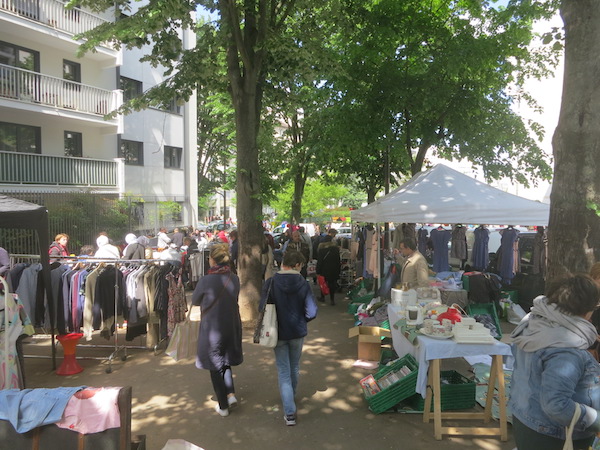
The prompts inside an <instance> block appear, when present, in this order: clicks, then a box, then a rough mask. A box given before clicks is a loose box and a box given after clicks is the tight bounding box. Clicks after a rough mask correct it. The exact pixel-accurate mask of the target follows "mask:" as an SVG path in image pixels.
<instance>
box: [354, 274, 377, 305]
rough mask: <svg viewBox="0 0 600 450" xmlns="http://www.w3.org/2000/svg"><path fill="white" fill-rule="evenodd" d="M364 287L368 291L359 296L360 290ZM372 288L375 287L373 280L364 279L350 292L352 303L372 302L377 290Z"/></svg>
mask: <svg viewBox="0 0 600 450" xmlns="http://www.w3.org/2000/svg"><path fill="white" fill-rule="evenodd" d="M363 289H366V291H367V293H366V294H363V295H360V296H359V295H358V294H359V292H360V291H361V290H363ZM371 289H373V280H370V279H363V280H361V281H360V282H359V283H358V285H356V286H355V287H354V288H352V289H351V290H350V291H349V292H348V298H349V299H350V301H351V302H352V303H365V302H370V301H371V300H372V299H373V297H375V292H374V291H371Z"/></svg>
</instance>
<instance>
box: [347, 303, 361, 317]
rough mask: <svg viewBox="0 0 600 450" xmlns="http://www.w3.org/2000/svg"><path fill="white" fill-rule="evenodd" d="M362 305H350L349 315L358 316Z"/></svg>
mask: <svg viewBox="0 0 600 450" xmlns="http://www.w3.org/2000/svg"><path fill="white" fill-rule="evenodd" d="M360 305H362V303H348V314H352V315H354V314H356V313H357V312H358V308H360Z"/></svg>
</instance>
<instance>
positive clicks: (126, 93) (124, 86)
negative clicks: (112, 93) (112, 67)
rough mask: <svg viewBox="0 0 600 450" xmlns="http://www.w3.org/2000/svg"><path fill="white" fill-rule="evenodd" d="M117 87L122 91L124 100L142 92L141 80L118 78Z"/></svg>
mask: <svg viewBox="0 0 600 450" xmlns="http://www.w3.org/2000/svg"><path fill="white" fill-rule="evenodd" d="M119 88H120V89H121V90H122V91H123V101H124V102H126V101H129V100H131V99H134V98H136V97H139V96H140V95H142V94H143V93H144V91H143V89H142V82H141V81H136V80H132V79H131V78H127V77H121V78H120V79H119Z"/></svg>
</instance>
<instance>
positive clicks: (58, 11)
mask: <svg viewBox="0 0 600 450" xmlns="http://www.w3.org/2000/svg"><path fill="white" fill-rule="evenodd" d="M0 10H4V11H8V12H10V13H12V14H16V15H17V16H21V17H25V18H27V19H31V20H35V21H36V22H40V23H43V24H46V25H49V26H51V27H53V28H56V29H58V30H61V31H66V32H67V33H71V34H74V35H75V34H79V33H83V32H84V31H89V30H92V29H94V28H96V27H97V26H98V25H101V24H103V23H104V22H106V20H104V19H103V18H102V17H98V16H95V15H93V14H90V13H89V12H86V11H83V10H81V9H79V8H73V9H66V8H65V3H63V2H59V1H56V0H0Z"/></svg>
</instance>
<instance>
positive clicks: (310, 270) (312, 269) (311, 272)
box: [306, 259, 317, 277]
mask: <svg viewBox="0 0 600 450" xmlns="http://www.w3.org/2000/svg"><path fill="white" fill-rule="evenodd" d="M316 274H317V261H316V260H315V259H313V260H312V261H309V262H308V263H307V264H306V276H309V277H314V276H315V275H316Z"/></svg>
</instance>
